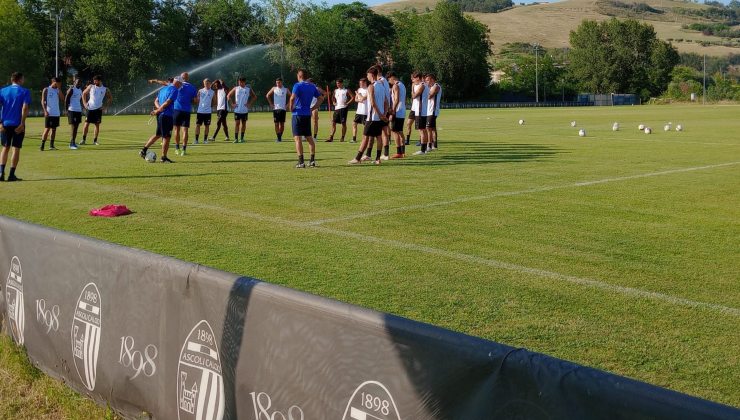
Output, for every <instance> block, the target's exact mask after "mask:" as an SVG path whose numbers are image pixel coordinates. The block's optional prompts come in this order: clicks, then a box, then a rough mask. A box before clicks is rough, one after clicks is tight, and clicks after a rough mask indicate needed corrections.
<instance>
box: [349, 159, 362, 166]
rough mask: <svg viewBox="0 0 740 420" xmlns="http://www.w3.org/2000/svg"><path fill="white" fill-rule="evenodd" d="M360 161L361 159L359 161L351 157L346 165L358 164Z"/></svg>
mask: <svg viewBox="0 0 740 420" xmlns="http://www.w3.org/2000/svg"><path fill="white" fill-rule="evenodd" d="M360 163H361V161H359V160H357V159H352V160H350V161H349V162H347V164H348V165H359V164H360Z"/></svg>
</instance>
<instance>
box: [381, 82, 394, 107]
mask: <svg viewBox="0 0 740 420" xmlns="http://www.w3.org/2000/svg"><path fill="white" fill-rule="evenodd" d="M378 80H379V81H380V82H381V83H382V84H383V89H384V90H385V99H386V100H387V101H388V106H391V107H392V106H393V98H392V97H391V84H390V83H388V81H387V80H386V79H385V77H383V76H380V77H379V79H378Z"/></svg>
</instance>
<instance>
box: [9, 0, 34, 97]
mask: <svg viewBox="0 0 740 420" xmlns="http://www.w3.org/2000/svg"><path fill="white" fill-rule="evenodd" d="M0 34H2V36H1V37H0V51H2V52H3V59H2V60H0V85H5V84H6V83H7V82H8V81H9V80H10V75H11V73H13V72H15V71H20V72H22V73H24V75H25V76H26V84H27V86H29V87H33V86H42V85H43V83H44V82H43V79H44V77H43V74H42V68H41V67H39V66H38V63H40V62H42V61H43V60H42V57H43V55H42V53H43V50H42V45H41V37H40V35H39V33H38V31H37V30H36V28H35V27H34V26H33V23H32V22H31V21H30V20H29V19H28V18H27V17H26V14H25V13H24V11H23V10H22V9H21V7H20V6H19V5H18V2H16V1H14V0H0Z"/></svg>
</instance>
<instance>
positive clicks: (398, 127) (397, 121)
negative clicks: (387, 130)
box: [391, 117, 404, 133]
mask: <svg viewBox="0 0 740 420" xmlns="http://www.w3.org/2000/svg"><path fill="white" fill-rule="evenodd" d="M403 121H404V120H403V118H398V117H396V118H394V119H393V122H392V123H391V131H393V132H394V133H400V132H402V131H403Z"/></svg>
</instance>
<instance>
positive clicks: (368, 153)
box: [365, 147, 373, 157]
mask: <svg viewBox="0 0 740 420" xmlns="http://www.w3.org/2000/svg"><path fill="white" fill-rule="evenodd" d="M365 155H366V156H367V157H370V156H372V155H373V148H372V147H368V148H367V150H366V151H365Z"/></svg>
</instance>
